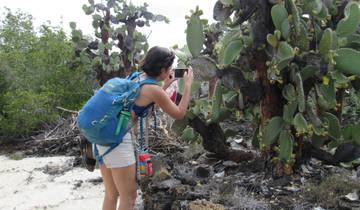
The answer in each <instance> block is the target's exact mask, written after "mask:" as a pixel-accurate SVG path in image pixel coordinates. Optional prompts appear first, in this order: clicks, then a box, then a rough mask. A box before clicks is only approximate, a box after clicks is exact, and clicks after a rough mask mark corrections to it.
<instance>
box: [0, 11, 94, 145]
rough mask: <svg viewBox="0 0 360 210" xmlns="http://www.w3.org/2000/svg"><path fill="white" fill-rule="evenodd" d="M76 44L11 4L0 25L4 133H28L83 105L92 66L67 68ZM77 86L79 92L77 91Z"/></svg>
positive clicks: (0, 130) (0, 119)
mask: <svg viewBox="0 0 360 210" xmlns="http://www.w3.org/2000/svg"><path fill="white" fill-rule="evenodd" d="M73 56H74V52H73V44H72V42H71V41H69V40H68V38H67V37H66V34H65V33H64V31H63V30H62V29H60V28H55V27H51V26H49V25H42V26H41V27H40V29H39V30H34V27H33V23H32V17H31V16H30V15H27V14H25V13H22V12H20V11H17V12H15V13H13V12H11V11H10V10H9V9H8V10H7V12H6V14H4V19H2V21H1V24H0V61H1V62H0V69H1V70H0V71H1V75H0V90H1V92H0V108H1V112H0V138H1V139H5V140H7V139H8V138H13V137H21V136H22V137H26V136H27V135H30V134H34V132H36V130H37V129H39V127H40V126H41V125H43V124H44V123H51V122H53V121H54V120H55V119H57V118H58V110H56V106H62V107H66V108H69V109H79V108H80V107H81V105H82V103H83V101H84V100H86V98H88V97H89V96H90V95H91V93H92V90H91V76H90V73H89V72H90V70H89V69H90V68H89V67H88V66H86V65H83V64H81V65H79V66H77V67H76V68H75V69H74V68H73V69H70V68H69V61H70V60H71V59H72V57H73ZM74 90H77V91H74Z"/></svg>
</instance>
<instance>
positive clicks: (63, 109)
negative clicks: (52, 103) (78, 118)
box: [56, 106, 79, 114]
mask: <svg viewBox="0 0 360 210" xmlns="http://www.w3.org/2000/svg"><path fill="white" fill-rule="evenodd" d="M56 108H57V109H60V110H62V111H65V112H70V113H73V114H79V112H78V111H74V110H70V109H65V108H62V107H60V106H57V107H56Z"/></svg>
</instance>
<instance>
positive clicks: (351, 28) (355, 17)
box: [336, 2, 360, 37]
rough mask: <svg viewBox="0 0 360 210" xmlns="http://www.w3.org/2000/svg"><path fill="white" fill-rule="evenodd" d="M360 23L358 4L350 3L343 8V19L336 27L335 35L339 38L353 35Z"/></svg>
mask: <svg viewBox="0 0 360 210" xmlns="http://www.w3.org/2000/svg"><path fill="white" fill-rule="evenodd" d="M359 23H360V8H359V3H357V2H350V3H349V4H348V5H347V6H346V8H345V17H344V18H343V19H342V20H340V22H339V23H338V25H337V27H336V33H337V34H338V35H339V36H343V37H346V36H349V35H351V34H353V33H354V32H355V31H356V30H357V29H358V26H359Z"/></svg>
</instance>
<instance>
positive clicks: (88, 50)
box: [70, 0, 169, 85]
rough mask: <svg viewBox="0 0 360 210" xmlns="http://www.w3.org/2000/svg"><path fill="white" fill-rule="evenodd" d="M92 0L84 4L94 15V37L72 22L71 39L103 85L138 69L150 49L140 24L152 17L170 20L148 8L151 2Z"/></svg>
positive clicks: (78, 54)
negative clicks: (141, 31)
mask: <svg viewBox="0 0 360 210" xmlns="http://www.w3.org/2000/svg"><path fill="white" fill-rule="evenodd" d="M98 2H99V3H96V2H95V1H89V4H85V5H83V10H84V12H85V14H86V15H91V16H92V19H93V22H92V26H93V27H94V32H95V37H96V38H95V39H93V40H91V39H90V38H88V37H86V36H84V35H83V34H82V31H81V30H79V29H77V28H76V23H74V22H72V23H70V28H71V29H72V41H73V42H74V45H75V46H74V47H75V50H76V51H77V52H78V53H77V55H76V56H77V58H76V59H78V60H79V59H80V60H81V63H82V64H85V65H90V64H91V65H92V70H93V71H94V72H96V73H97V80H98V81H99V83H100V85H103V84H104V83H105V82H106V81H107V80H108V79H110V78H112V77H114V76H118V77H124V76H127V75H129V74H130V73H131V72H132V71H134V70H137V65H138V64H139V62H140V60H141V59H142V57H143V55H144V53H145V52H146V51H147V50H148V47H149V45H148V43H147V40H146V36H145V35H144V34H142V33H140V32H139V31H137V30H136V29H137V28H141V27H144V26H150V21H151V22H155V21H164V22H166V23H168V22H169V20H168V19H167V18H166V17H165V16H163V15H155V14H153V13H151V12H149V11H148V10H147V7H148V5H147V4H146V3H144V4H143V5H141V6H135V5H134V4H132V2H128V1H125V0H117V1H114V0H105V1H98Z"/></svg>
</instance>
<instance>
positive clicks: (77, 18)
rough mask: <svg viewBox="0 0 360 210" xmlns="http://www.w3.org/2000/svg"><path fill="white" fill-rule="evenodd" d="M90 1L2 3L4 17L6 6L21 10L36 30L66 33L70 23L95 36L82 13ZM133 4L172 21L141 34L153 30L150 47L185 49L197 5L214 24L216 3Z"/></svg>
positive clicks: (158, 0) (159, 0)
mask: <svg viewBox="0 0 360 210" xmlns="http://www.w3.org/2000/svg"><path fill="white" fill-rule="evenodd" d="M87 2H88V1H87V0H0V13H1V16H2V15H3V13H4V11H5V10H4V9H3V8H4V7H8V8H10V9H11V10H12V11H15V10H16V9H20V10H21V11H23V12H26V13H28V14H30V15H32V16H33V18H34V24H35V26H36V27H37V26H39V25H40V24H41V23H44V22H46V21H50V22H51V25H53V26H61V27H62V28H64V29H65V31H66V32H70V27H69V22H71V21H74V22H76V23H77V27H78V28H80V29H81V30H82V31H83V33H84V34H88V35H93V27H92V26H91V22H92V18H91V16H87V15H85V13H84V12H83V10H82V5H83V4H85V3H87ZM95 2H100V0H95ZM132 2H133V4H135V5H142V4H143V3H144V2H147V3H148V4H149V7H148V11H150V12H153V13H154V14H162V15H165V16H166V17H168V18H169V19H170V23H169V24H166V23H164V22H155V23H151V25H150V28H146V29H145V30H142V32H144V34H146V35H149V34H150V31H151V34H150V36H149V40H148V42H149V44H150V47H151V46H154V45H159V46H163V47H171V46H173V45H174V44H178V45H179V46H182V45H184V44H185V43H186V35H185V33H184V31H185V29H186V20H185V15H189V14H190V10H191V9H195V7H196V6H197V5H198V6H199V7H200V9H202V10H203V12H204V14H203V15H202V16H201V18H203V19H208V20H209V21H210V22H213V18H212V10H213V7H214V4H215V2H216V0H147V1H145V0H132ZM2 17H3V16H2ZM144 28H145V27H144Z"/></svg>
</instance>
